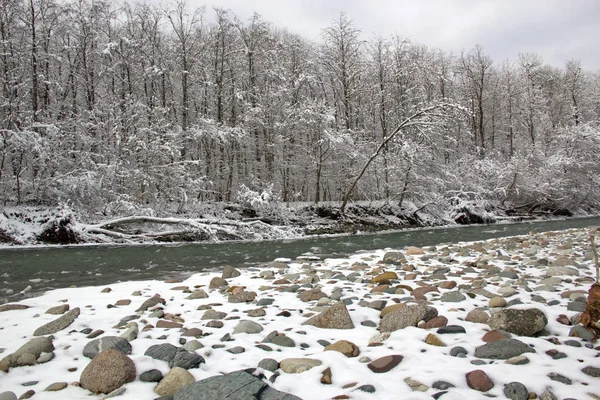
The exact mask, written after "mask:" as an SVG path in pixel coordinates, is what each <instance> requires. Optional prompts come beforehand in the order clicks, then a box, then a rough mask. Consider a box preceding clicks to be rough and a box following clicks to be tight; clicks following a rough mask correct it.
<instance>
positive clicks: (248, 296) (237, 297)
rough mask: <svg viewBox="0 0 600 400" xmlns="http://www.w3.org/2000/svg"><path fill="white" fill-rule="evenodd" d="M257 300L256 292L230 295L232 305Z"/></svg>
mask: <svg viewBox="0 0 600 400" xmlns="http://www.w3.org/2000/svg"><path fill="white" fill-rule="evenodd" d="M255 298H256V292H246V291H243V292H241V293H232V294H230V295H229V298H228V299H229V302H230V303H250V302H252V301H254V299H255Z"/></svg>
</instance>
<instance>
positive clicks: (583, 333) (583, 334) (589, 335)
mask: <svg viewBox="0 0 600 400" xmlns="http://www.w3.org/2000/svg"><path fill="white" fill-rule="evenodd" d="M569 336H571V337H578V338H581V339H583V340H587V341H592V340H593V339H594V333H593V332H591V331H589V330H587V329H586V328H585V327H584V326H582V325H575V326H573V327H572V328H571V330H570V331H569Z"/></svg>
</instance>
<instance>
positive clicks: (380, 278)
mask: <svg viewBox="0 0 600 400" xmlns="http://www.w3.org/2000/svg"><path fill="white" fill-rule="evenodd" d="M393 279H398V275H397V274H396V273H395V272H394V271H388V272H384V273H382V274H379V275H377V276H376V277H375V278H373V279H371V282H372V283H389V282H390V281H391V280H393Z"/></svg>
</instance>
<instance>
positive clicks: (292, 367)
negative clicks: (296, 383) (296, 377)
mask: <svg viewBox="0 0 600 400" xmlns="http://www.w3.org/2000/svg"><path fill="white" fill-rule="evenodd" d="M321 364H322V362H321V361H320V360H316V359H314V358H285V359H283V360H281V362H280V363H279V366H280V367H281V369H282V370H283V372H287V373H288V374H300V373H302V372H305V371H308V370H309V369H312V368H314V367H318V366H319V365H321Z"/></svg>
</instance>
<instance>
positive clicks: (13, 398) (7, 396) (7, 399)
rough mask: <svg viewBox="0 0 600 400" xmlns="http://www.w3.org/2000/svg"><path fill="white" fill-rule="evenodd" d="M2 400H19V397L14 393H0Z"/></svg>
mask: <svg viewBox="0 0 600 400" xmlns="http://www.w3.org/2000/svg"><path fill="white" fill-rule="evenodd" d="M0 400H17V395H16V394H14V393H13V392H2V393H0Z"/></svg>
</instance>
